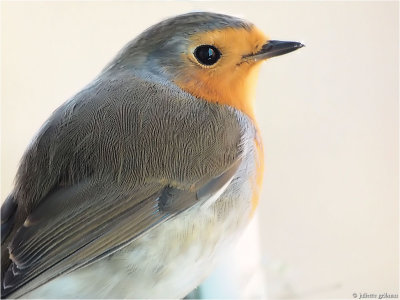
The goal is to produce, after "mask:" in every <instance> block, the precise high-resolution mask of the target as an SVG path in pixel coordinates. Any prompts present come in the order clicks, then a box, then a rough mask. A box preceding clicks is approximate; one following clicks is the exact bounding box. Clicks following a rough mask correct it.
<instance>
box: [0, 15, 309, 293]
mask: <svg viewBox="0 0 400 300" xmlns="http://www.w3.org/2000/svg"><path fill="white" fill-rule="evenodd" d="M303 46H304V45H303V44H302V43H300V42H292V41H278V40H271V39H270V38H268V37H267V36H266V35H265V34H264V33H263V32H262V31H261V30H260V29H258V28H257V27H256V26H255V25H254V24H253V23H251V22H249V21H247V20H244V19H241V18H238V17H234V16H229V15H225V14H219V13H213V12H190V13H186V14H182V15H177V16H174V17H171V18H168V19H165V20H163V21H161V22H159V23H157V24H155V25H153V26H152V27H149V28H148V29H147V30H145V31H144V32H142V33H141V34H139V35H138V36H137V37H136V38H134V39H133V40H132V41H130V42H129V43H128V44H127V45H126V46H125V47H123V48H122V50H120V52H119V53H118V54H117V55H116V57H115V58H114V59H112V60H111V61H110V62H109V63H108V64H107V65H106V67H105V68H104V69H103V70H102V71H101V72H100V74H99V75H98V76H97V77H96V78H95V79H94V80H93V81H92V82H90V83H89V84H88V85H87V86H86V87H84V88H83V89H82V90H81V91H80V92H78V93H77V94H76V95H74V96H73V97H71V98H70V99H68V100H67V101H66V102H65V103H64V104H62V105H61V106H60V107H58V108H57V109H56V110H55V111H54V112H53V113H52V114H51V116H50V117H49V118H48V120H47V121H46V122H45V123H44V124H43V125H42V127H41V129H40V130H39V132H38V133H37V134H36V136H35V137H34V139H33V141H32V142H31V144H30V145H29V146H28V148H27V150H26V151H25V153H24V155H23V157H22V159H21V162H20V165H19V168H18V171H17V174H16V179H15V185H14V187H13V189H12V191H11V193H10V194H9V195H8V197H7V198H6V199H5V201H4V203H3V205H2V207H1V235H2V236H1V237H2V244H1V251H2V254H1V256H2V265H1V267H2V271H1V296H2V298H20V297H22V298H182V297H184V296H185V295H187V294H188V293H189V292H190V291H192V290H193V289H194V288H196V287H197V286H199V284H201V282H202V281H203V280H204V279H205V278H206V277H207V275H209V273H210V272H211V271H212V269H213V267H214V266H215V264H216V263H217V261H218V257H219V256H221V255H223V253H224V249H227V248H229V247H231V246H232V244H233V243H234V242H235V241H236V240H237V239H238V237H239V236H240V234H241V233H242V232H243V230H244V228H245V227H246V225H247V224H248V222H249V221H250V220H251V218H252V216H253V215H254V212H255V209H256V207H257V204H258V199H259V197H260V189H261V184H262V176H263V168H264V158H263V146H262V140H261V133H260V130H259V127H258V125H257V122H256V118H255V112H254V98H255V95H254V92H255V85H256V82H257V76H258V71H259V68H260V65H261V62H263V61H265V60H267V59H270V58H272V57H275V56H279V55H283V54H286V53H289V52H292V51H294V50H297V49H300V48H302V47H303Z"/></svg>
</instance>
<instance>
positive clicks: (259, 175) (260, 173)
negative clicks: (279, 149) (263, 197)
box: [251, 126, 264, 216]
mask: <svg viewBox="0 0 400 300" xmlns="http://www.w3.org/2000/svg"><path fill="white" fill-rule="evenodd" d="M256 128H257V136H256V138H255V139H254V144H255V149H256V156H255V159H256V174H255V176H254V177H255V178H254V180H253V182H254V184H253V196H252V198H251V216H253V215H254V212H255V210H256V208H257V206H258V202H259V199H260V192H261V186H262V181H263V177H264V151H263V144H262V140H261V136H260V134H259V131H258V126H256Z"/></svg>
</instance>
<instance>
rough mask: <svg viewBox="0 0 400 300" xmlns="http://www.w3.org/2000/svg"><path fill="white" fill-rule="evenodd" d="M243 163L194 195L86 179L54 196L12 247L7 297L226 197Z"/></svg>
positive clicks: (200, 185) (200, 186)
mask: <svg viewBox="0 0 400 300" xmlns="http://www.w3.org/2000/svg"><path fill="white" fill-rule="evenodd" d="M240 161H241V160H240V159H238V160H236V161H235V162H234V163H233V164H232V165H231V166H229V167H228V168H226V170H225V171H224V172H223V173H222V174H220V175H219V176H217V177H214V178H203V179H201V181H199V182H197V183H193V188H191V189H190V190H182V189H178V188H174V187H172V186H170V185H163V184H161V183H158V182H157V183H148V184H142V185H141V186H140V187H136V188H134V189H133V190H131V191H130V192H129V193H127V192H121V190H118V189H116V188H115V187H114V188H110V186H107V185H104V184H103V183H102V182H93V181H90V180H86V181H84V182H81V183H79V184H76V185H73V186H70V187H64V188H60V189H58V190H56V191H54V192H52V193H50V194H49V195H48V196H47V197H46V199H44V200H43V201H42V202H41V203H40V205H39V206H38V207H37V208H36V209H34V210H33V211H32V212H31V214H30V215H29V216H28V217H27V219H26V221H25V223H24V224H23V226H21V227H20V228H19V230H18V231H17V233H16V234H15V236H14V237H13V238H12V239H11V243H10V244H9V247H8V248H9V251H10V259H11V261H12V263H11V264H10V266H9V267H8V269H7V271H6V272H5V274H4V278H3V282H2V298H3V297H9V296H11V297H20V296H23V295H24V294H25V293H27V292H29V291H31V290H33V289H35V288H36V287H38V286H40V285H42V284H44V283H45V282H47V281H49V280H51V279H53V278H55V277H57V276H59V275H61V274H64V273H67V272H70V271H73V270H75V269H77V268H80V267H83V266H85V265H87V264H90V263H92V262H95V261H97V260H99V259H101V258H102V257H104V256H107V255H110V254H112V253H113V252H115V251H117V250H118V249H121V248H122V247H124V246H125V245H127V244H128V243H130V242H132V241H133V240H134V239H136V238H137V237H139V236H140V235H142V234H143V233H145V232H146V231H148V230H149V229H151V228H152V227H154V226H156V225H158V224H160V223H162V222H164V221H166V220H168V219H169V218H172V217H174V216H176V215H177V214H178V213H180V212H182V211H184V210H186V209H188V208H190V207H191V206H193V205H195V204H198V203H199V204H200V203H202V202H204V201H207V199H210V198H212V197H215V196H217V195H220V194H221V192H223V190H224V189H225V188H226V186H227V185H228V184H229V182H230V181H231V180H232V178H233V177H234V175H235V173H236V171H237V169H238V167H239V164H240Z"/></svg>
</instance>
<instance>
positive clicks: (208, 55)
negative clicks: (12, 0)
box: [194, 45, 221, 66]
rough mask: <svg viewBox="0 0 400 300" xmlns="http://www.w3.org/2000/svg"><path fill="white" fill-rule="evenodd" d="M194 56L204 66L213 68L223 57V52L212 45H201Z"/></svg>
mask: <svg viewBox="0 0 400 300" xmlns="http://www.w3.org/2000/svg"><path fill="white" fill-rule="evenodd" d="M194 56H195V57H196V59H197V60H198V61H199V63H201V64H202V65H206V66H211V65H213V64H215V63H216V62H217V61H218V60H219V59H220V57H221V52H219V50H218V49H217V48H215V47H214V46H211V45H201V46H199V47H197V48H196V49H195V50H194Z"/></svg>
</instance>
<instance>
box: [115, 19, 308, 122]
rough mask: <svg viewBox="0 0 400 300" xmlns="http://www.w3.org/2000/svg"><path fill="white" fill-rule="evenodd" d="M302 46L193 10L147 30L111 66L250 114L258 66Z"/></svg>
mask: <svg viewBox="0 0 400 300" xmlns="http://www.w3.org/2000/svg"><path fill="white" fill-rule="evenodd" d="M301 47H303V44H301V43H298V42H283V41H274V40H270V39H269V38H268V37H267V36H265V35H264V34H263V33H262V31H260V30H259V29H258V28H257V27H255V26H254V25H253V24H251V23H249V22H247V21H245V20H242V19H239V18H236V17H232V16H228V15H222V14H216V13H208V12H207V13H206V12H196V13H189V14H184V15H179V16H177V17H174V18H170V19H167V20H165V21H162V22H160V23H158V24H156V25H154V26H152V27H150V28H149V29H147V30H146V31H144V32H143V33H142V34H141V35H139V36H138V37H137V38H136V39H135V40H133V41H132V42H131V43H129V44H128V45H127V46H126V47H125V48H124V49H123V50H122V51H121V52H120V54H119V55H118V56H117V58H116V59H115V60H114V61H113V62H112V63H111V65H110V66H111V67H113V66H118V67H119V68H121V67H123V68H134V69H136V70H141V71H145V72H151V73H152V74H155V75H157V76H162V77H164V78H166V79H167V80H169V81H172V82H174V83H175V84H176V85H177V86H179V87H180V88H181V89H182V90H184V91H186V92H188V93H190V94H192V95H193V96H195V97H198V98H202V99H204V100H206V101H210V102H215V103H220V104H226V105H230V106H233V107H235V108H237V109H239V110H241V111H243V112H244V113H246V114H248V115H250V116H252V114H253V98H254V97H253V94H254V89H255V83H256V79H257V76H258V69H259V68H258V67H259V65H260V63H261V62H262V61H263V60H266V59H268V58H271V57H274V56H278V55H282V54H286V53H289V52H292V51H294V50H296V49H299V48H301Z"/></svg>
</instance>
